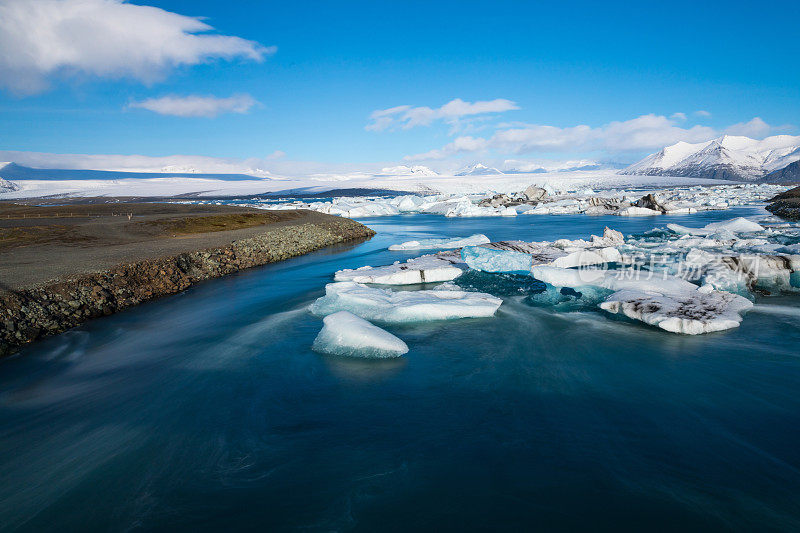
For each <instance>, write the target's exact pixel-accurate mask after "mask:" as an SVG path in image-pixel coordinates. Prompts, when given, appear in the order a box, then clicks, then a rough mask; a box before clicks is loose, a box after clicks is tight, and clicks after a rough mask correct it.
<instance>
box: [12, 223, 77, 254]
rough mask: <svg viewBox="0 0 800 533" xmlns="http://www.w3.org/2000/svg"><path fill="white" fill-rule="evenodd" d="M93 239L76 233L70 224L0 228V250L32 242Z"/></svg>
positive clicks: (73, 241) (71, 241)
mask: <svg viewBox="0 0 800 533" xmlns="http://www.w3.org/2000/svg"><path fill="white" fill-rule="evenodd" d="M89 240H91V239H90V238H88V237H85V236H83V235H78V234H76V233H75V232H74V231H73V229H72V228H71V227H69V226H57V225H47V226H21V227H13V228H0V250H7V249H9V248H16V247H17V246H27V245H31V244H47V243H51V242H59V243H77V242H86V241H89Z"/></svg>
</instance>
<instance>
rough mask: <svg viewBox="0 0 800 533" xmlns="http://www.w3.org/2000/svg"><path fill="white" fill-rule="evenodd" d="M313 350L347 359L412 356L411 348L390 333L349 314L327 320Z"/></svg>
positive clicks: (333, 316)
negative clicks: (409, 354) (409, 349)
mask: <svg viewBox="0 0 800 533" xmlns="http://www.w3.org/2000/svg"><path fill="white" fill-rule="evenodd" d="M323 322H324V326H322V330H321V331H320V332H319V335H317V338H316V339H314V344H313V345H312V349H314V350H315V351H318V352H322V353H327V354H332V355H342V356H346V357H364V358H387V357H400V356H401V355H403V354H404V353H408V345H407V344H406V343H405V342H403V341H402V340H401V339H399V338H397V337H395V336H394V335H392V334H391V333H389V332H388V331H386V330H383V329H381V328H379V327H378V326H375V325H373V324H370V323H369V322H367V321H366V320H364V319H363V318H359V317H357V316H356V315H354V314H352V313H349V312H347V311H339V312H338V313H333V314H331V315H328V316H326V317H325V318H324V319H323Z"/></svg>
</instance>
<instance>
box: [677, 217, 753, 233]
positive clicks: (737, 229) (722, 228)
mask: <svg viewBox="0 0 800 533" xmlns="http://www.w3.org/2000/svg"><path fill="white" fill-rule="evenodd" d="M667 228H668V229H669V230H670V231H673V232H674V233H678V234H680V235H700V236H704V235H713V234H718V236H724V234H725V232H727V233H730V234H734V233H752V232H754V231H764V226H762V225H760V224H757V223H755V222H752V221H750V220H747V219H746V218H742V217H739V218H734V219H733V220H725V221H723V222H712V223H711V224H707V225H706V226H705V227H703V228H687V227H686V226H681V225H679V224H667Z"/></svg>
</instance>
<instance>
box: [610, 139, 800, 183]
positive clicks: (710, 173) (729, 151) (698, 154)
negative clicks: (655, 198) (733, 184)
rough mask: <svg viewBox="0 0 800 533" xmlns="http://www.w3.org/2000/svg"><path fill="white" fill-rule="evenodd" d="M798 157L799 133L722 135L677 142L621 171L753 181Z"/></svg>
mask: <svg viewBox="0 0 800 533" xmlns="http://www.w3.org/2000/svg"><path fill="white" fill-rule="evenodd" d="M798 160H800V136H792V135H775V136H772V137H767V138H766V139H763V140H756V139H751V138H749V137H742V136H734V135H723V136H722V137H719V138H717V139H713V140H711V141H707V142H704V143H695V144H692V143H686V142H682V141H681V142H678V143H676V144H673V145H671V146H667V147H665V148H662V149H661V150H660V151H658V152H656V153H654V154H651V155H649V156H647V157H645V158H644V159H642V160H641V161H639V162H638V163H634V164H633V165H631V166H629V167H627V168H625V169H623V170H622V171H620V174H627V175H637V174H638V175H647V176H684V177H695V178H711V179H728V180H736V181H752V180H757V179H759V178H762V177H764V176H765V175H766V174H768V173H770V172H773V171H776V170H780V169H782V168H784V167H786V166H788V165H790V164H791V163H794V162H795V161H798Z"/></svg>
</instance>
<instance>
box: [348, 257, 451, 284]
mask: <svg viewBox="0 0 800 533" xmlns="http://www.w3.org/2000/svg"><path fill="white" fill-rule="evenodd" d="M465 268H466V265H463V263H461V258H460V257H459V256H458V255H454V254H447V253H440V254H431V255H423V256H421V257H416V258H413V259H409V260H408V261H406V262H404V263H401V262H399V261H398V262H396V263H394V264H392V265H386V266H379V267H373V266H363V267H361V268H355V269H345V270H339V271H338V272H336V274H335V275H334V277H333V279H334V280H335V281H354V282H356V283H377V284H381V285H414V284H417V283H435V282H439V281H451V280H454V279H456V278H457V277H458V276H460V275H461V273H462V272H463V271H464V269H465Z"/></svg>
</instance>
